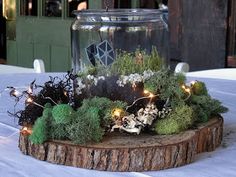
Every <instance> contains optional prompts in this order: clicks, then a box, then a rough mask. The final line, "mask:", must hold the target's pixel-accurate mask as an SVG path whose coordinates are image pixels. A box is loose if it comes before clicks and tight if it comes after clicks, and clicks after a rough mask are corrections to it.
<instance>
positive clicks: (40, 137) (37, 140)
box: [29, 103, 52, 144]
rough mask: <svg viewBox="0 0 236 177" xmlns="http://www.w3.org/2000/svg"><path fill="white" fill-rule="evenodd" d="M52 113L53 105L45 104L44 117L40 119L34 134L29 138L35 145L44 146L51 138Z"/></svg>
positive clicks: (34, 128)
mask: <svg viewBox="0 0 236 177" xmlns="http://www.w3.org/2000/svg"><path fill="white" fill-rule="evenodd" d="M51 112H52V108H51V104H50V103H48V104H45V108H44V110H43V114H42V117H39V118H38V119H37V120H36V122H35V123H34V126H33V131H32V134H31V135H30V137H29V138H30V140H31V141H32V142H33V143H34V144H42V143H43V142H44V141H46V140H47V139H48V138H49V137H50V133H49V131H50V125H51V117H52V114H51Z"/></svg>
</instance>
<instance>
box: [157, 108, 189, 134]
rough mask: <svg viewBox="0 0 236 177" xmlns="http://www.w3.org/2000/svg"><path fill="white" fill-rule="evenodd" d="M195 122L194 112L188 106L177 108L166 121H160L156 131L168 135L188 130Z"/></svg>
mask: <svg viewBox="0 0 236 177" xmlns="http://www.w3.org/2000/svg"><path fill="white" fill-rule="evenodd" d="M193 122H194V116H193V110H192V108H191V107H189V106H187V105H183V106H179V107H176V108H175V109H174V110H173V112H171V113H170V114H169V115H168V116H167V117H166V118H165V119H161V120H158V121H157V123H156V126H155V131H156V132H157V133H158V134H162V135H168V134H174V133H179V132H181V131H184V130H186V129H188V128H189V127H190V126H191V125H192V124H193Z"/></svg>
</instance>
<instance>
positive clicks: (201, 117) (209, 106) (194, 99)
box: [189, 95, 228, 122]
mask: <svg viewBox="0 0 236 177" xmlns="http://www.w3.org/2000/svg"><path fill="white" fill-rule="evenodd" d="M189 105H190V106H191V107H192V108H193V109H194V112H195V117H196V120H197V122H207V121H208V120H209V118H211V117H212V116H214V115H217V114H220V113H225V112H227V111H228V109H227V108H226V107H224V106H222V105H221V102H220V101H218V100H216V99H213V98H211V97H210V96H209V95H192V96H191V98H190V101H189Z"/></svg>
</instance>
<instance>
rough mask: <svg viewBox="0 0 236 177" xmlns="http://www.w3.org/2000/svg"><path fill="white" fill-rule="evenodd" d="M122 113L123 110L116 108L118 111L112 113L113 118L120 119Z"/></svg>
mask: <svg viewBox="0 0 236 177" xmlns="http://www.w3.org/2000/svg"><path fill="white" fill-rule="evenodd" d="M122 111H123V110H122V109H119V108H116V109H115V110H114V111H113V112H112V117H118V118H120V116H121V113H122Z"/></svg>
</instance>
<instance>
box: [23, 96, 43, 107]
mask: <svg viewBox="0 0 236 177" xmlns="http://www.w3.org/2000/svg"><path fill="white" fill-rule="evenodd" d="M26 102H27V103H29V104H30V103H32V104H34V105H36V106H39V107H41V108H43V109H44V107H43V106H42V105H40V104H38V103H36V102H34V101H33V99H32V98H30V97H29V98H27V100H26Z"/></svg>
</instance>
